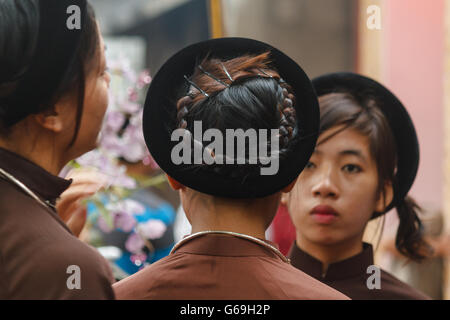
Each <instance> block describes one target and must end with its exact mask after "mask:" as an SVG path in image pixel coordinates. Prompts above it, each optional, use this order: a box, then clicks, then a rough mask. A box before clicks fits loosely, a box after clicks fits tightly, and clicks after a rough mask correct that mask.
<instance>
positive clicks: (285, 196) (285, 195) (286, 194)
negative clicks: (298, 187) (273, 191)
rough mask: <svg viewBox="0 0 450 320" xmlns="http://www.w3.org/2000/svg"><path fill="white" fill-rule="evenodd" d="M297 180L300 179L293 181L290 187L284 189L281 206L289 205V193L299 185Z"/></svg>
mask: <svg viewBox="0 0 450 320" xmlns="http://www.w3.org/2000/svg"><path fill="white" fill-rule="evenodd" d="M297 179H298V177H297V178H296V179H295V180H294V181H292V182H291V183H290V184H289V185H288V186H286V187H284V188H283V189H282V190H281V204H282V205H285V206H286V205H287V203H288V199H289V192H290V191H291V190H292V189H293V188H294V186H295V184H296V183H297Z"/></svg>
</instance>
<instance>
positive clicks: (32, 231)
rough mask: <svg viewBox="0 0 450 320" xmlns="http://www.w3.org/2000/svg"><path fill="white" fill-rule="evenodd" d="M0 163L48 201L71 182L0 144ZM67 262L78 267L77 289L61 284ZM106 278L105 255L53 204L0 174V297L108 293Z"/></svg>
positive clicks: (85, 296)
mask: <svg viewBox="0 0 450 320" xmlns="http://www.w3.org/2000/svg"><path fill="white" fill-rule="evenodd" d="M0 168H2V169H3V170H5V171H7V172H8V173H9V174H11V175H13V176H14V177H15V178H16V179H18V180H19V181H21V182H22V183H23V184H25V185H26V186H27V187H28V188H29V189H30V190H32V191H33V192H35V193H36V195H37V196H39V197H40V198H41V199H42V200H44V201H50V202H51V203H55V201H56V199H57V198H58V197H59V196H60V195H61V193H62V192H63V191H64V190H66V189H67V188H68V187H69V185H70V183H71V181H68V180H64V179H61V178H59V177H56V176H53V175H52V174H50V173H48V172H47V171H45V170H44V169H42V168H41V167H39V166H37V165H35V164H34V163H32V162H30V161H28V160H26V159H24V158H22V157H20V156H18V155H16V154H14V153H11V152H8V151H6V150H4V149H1V148H0ZM71 265H76V266H79V267H80V271H81V289H80V290H78V289H74V290H69V289H68V287H67V280H68V278H69V277H70V276H71V274H72V273H69V274H68V273H67V268H68V267H69V266H71ZM112 282H113V277H112V272H111V269H110V268H109V265H108V263H107V261H106V260H105V259H104V258H103V257H102V256H101V255H100V254H99V253H98V252H97V251H96V250H95V249H94V248H92V247H90V246H88V245H87V244H85V243H83V242H81V241H80V240H79V239H78V238H76V237H75V236H74V235H73V234H72V232H71V231H70V230H69V228H68V227H67V226H66V225H65V224H64V222H63V221H62V220H61V219H60V218H59V217H58V215H57V213H56V212H55V211H54V210H52V209H50V208H47V207H44V206H42V205H41V204H39V203H38V202H37V201H36V200H35V199H33V198H31V197H30V196H29V195H27V194H26V193H25V192H24V191H22V190H21V189H20V188H19V187H18V186H16V185H15V184H13V183H12V182H10V181H8V180H5V179H3V178H0V299H113V298H114V293H113V291H112V287H111V283H112Z"/></svg>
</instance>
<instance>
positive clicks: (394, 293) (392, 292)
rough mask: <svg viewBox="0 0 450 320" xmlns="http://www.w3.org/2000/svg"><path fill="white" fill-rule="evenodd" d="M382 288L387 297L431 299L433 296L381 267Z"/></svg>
mask: <svg viewBox="0 0 450 320" xmlns="http://www.w3.org/2000/svg"><path fill="white" fill-rule="evenodd" d="M381 289H382V290H383V292H384V294H385V295H386V299H398V300H402V299H405V300H406V299H407V300H430V299H431V298H430V297H429V296H427V295H426V294H424V293H422V292H421V291H419V290H417V289H415V288H413V287H411V286H410V285H409V284H407V283H405V282H403V281H401V280H400V279H398V278H396V277H395V276H394V275H392V274H390V273H389V272H387V271H386V270H383V269H381Z"/></svg>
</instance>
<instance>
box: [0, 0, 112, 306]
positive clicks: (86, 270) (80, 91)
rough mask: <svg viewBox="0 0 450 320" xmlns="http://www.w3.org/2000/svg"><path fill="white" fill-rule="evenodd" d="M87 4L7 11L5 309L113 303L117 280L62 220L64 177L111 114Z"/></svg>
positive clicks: (0, 76) (0, 134) (1, 102)
mask: <svg viewBox="0 0 450 320" xmlns="http://www.w3.org/2000/svg"><path fill="white" fill-rule="evenodd" d="M105 69H106V66H105V57H104V49H103V40H102V38H101V35H100V32H99V30H98V25H97V23H96V20H95V16H94V12H93V9H92V7H91V6H90V5H89V4H87V2H86V1H85V0H57V1H55V0H20V1H14V0H1V1H0V70H1V71H0V243H1V246H0V260H1V263H0V299H112V298H114V293H113V290H112V287H111V283H112V281H113V279H112V273H111V270H110V268H109V265H108V263H107V261H106V260H105V259H103V257H102V256H101V255H100V254H98V252H96V250H95V249H94V248H92V247H90V246H88V245H86V244H84V243H83V242H81V241H80V240H78V239H77V238H76V236H75V235H74V234H72V232H71V231H70V229H69V228H68V227H67V225H66V224H65V223H64V222H63V221H62V220H61V219H60V218H59V216H58V214H57V211H56V209H55V204H56V200H57V199H58V198H59V196H60V195H61V194H62V193H63V191H64V190H66V189H67V188H68V187H69V185H70V184H71V181H70V180H65V179H62V178H59V177H58V176H57V175H58V173H59V172H60V170H61V169H62V168H63V166H64V165H65V164H66V163H67V162H68V161H70V160H72V159H74V158H77V157H78V156H80V155H81V154H83V153H85V152H87V151H89V150H91V149H93V148H94V147H95V145H96V140H97V135H98V133H99V130H100V127H101V123H102V119H103V116H104V113H105V111H106V107H107V104H108V93H107V91H108V86H109V75H108V74H107V73H106V71H105Z"/></svg>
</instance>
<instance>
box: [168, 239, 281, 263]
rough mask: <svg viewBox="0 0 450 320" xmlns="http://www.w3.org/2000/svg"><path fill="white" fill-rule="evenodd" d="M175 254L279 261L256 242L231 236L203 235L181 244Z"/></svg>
mask: <svg viewBox="0 0 450 320" xmlns="http://www.w3.org/2000/svg"><path fill="white" fill-rule="evenodd" d="M260 240H262V239H260ZM264 241H265V242H267V243H268V244H270V245H272V246H274V247H276V248H278V246H277V245H276V244H275V243H273V242H270V241H267V240H264ZM176 253H191V254H201V255H209V256H225V257H252V256H253V257H270V258H276V259H279V260H280V261H281V258H280V257H278V255H277V254H276V253H274V252H273V251H272V250H271V249H269V248H267V247H265V246H262V245H260V244H258V243H256V242H253V241H251V240H247V239H244V238H239V237H235V236H232V235H225V234H214V233H211V234H205V235H202V236H199V237H195V238H193V239H191V240H190V241H188V242H186V243H184V244H182V245H181V246H180V247H179V248H178V249H177V250H176V251H175V254H176Z"/></svg>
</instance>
